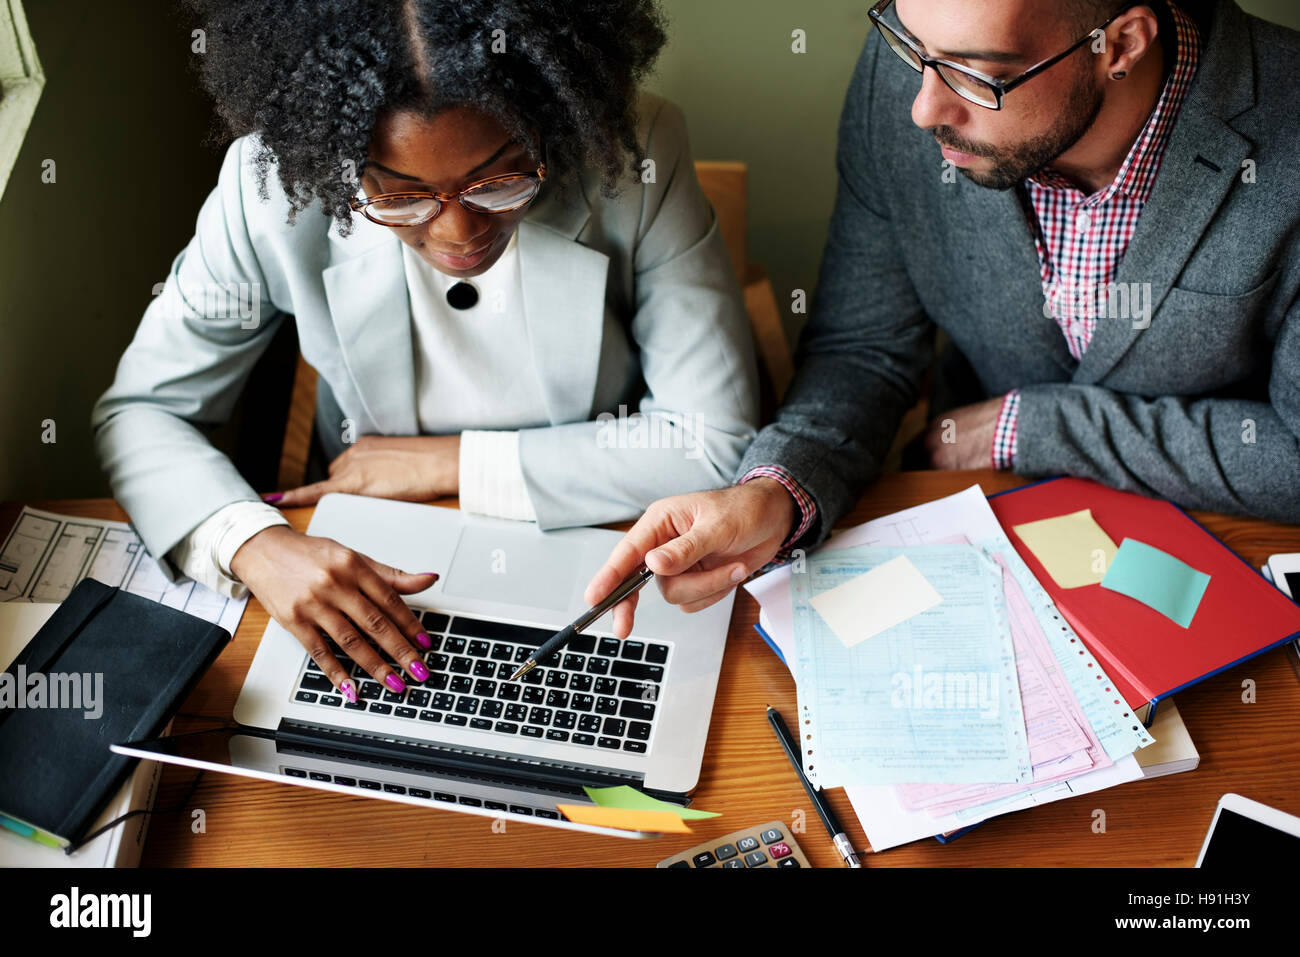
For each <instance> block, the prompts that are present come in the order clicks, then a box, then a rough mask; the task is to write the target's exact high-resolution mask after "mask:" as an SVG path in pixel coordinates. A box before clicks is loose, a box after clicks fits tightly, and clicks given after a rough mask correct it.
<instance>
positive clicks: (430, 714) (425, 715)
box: [420, 711, 442, 722]
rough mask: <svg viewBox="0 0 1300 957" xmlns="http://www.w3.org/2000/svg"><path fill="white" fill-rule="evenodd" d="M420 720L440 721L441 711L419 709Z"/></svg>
mask: <svg viewBox="0 0 1300 957" xmlns="http://www.w3.org/2000/svg"><path fill="white" fill-rule="evenodd" d="M420 720H421V721H434V722H437V721H441V720H442V712H441V711H421V712H420Z"/></svg>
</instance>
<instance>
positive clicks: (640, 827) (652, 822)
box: [555, 804, 691, 834]
mask: <svg viewBox="0 0 1300 957" xmlns="http://www.w3.org/2000/svg"><path fill="white" fill-rule="evenodd" d="M555 809H556V810H557V811H559V812H560V813H561V814H563V815H564V816H565V817H567V818H568V819H569V820H570V821H572V822H573V823H574V824H594V825H596V826H597V827H616V828H618V829H619V830H623V831H653V832H656V833H660V834H690V833H691V829H690V828H689V827H687V826H686V822H685V821H683V820H682V819H681V818H680V817H679V816H678V815H676V814H674V813H673V812H672V811H642V810H632V809H628V808H622V807H600V806H593V805H590V804H557V805H555Z"/></svg>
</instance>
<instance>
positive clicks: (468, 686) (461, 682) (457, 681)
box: [451, 675, 474, 694]
mask: <svg viewBox="0 0 1300 957" xmlns="http://www.w3.org/2000/svg"><path fill="white" fill-rule="evenodd" d="M473 689H474V679H472V678H470V677H469V676H468V675H457V676H456V677H454V678H452V679H451V690H452V691H453V692H455V693H456V694H469V693H470V691H472V690H473Z"/></svg>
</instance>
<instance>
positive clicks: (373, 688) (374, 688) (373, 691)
mask: <svg viewBox="0 0 1300 957" xmlns="http://www.w3.org/2000/svg"><path fill="white" fill-rule="evenodd" d="M383 693H384V689H383V688H381V687H380V686H379V682H378V681H363V682H361V687H360V688H358V689H357V694H359V695H360V696H361V697H362V698H365V699H366V700H367V701H378V700H379V696H380V695H381V694H383Z"/></svg>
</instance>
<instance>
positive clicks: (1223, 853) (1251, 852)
mask: <svg viewBox="0 0 1300 957" xmlns="http://www.w3.org/2000/svg"><path fill="white" fill-rule="evenodd" d="M1269 865H1276V866H1277V867H1278V868H1282V867H1287V868H1289V873H1295V869H1296V868H1297V867H1300V817H1296V816H1295V815H1293V814H1287V813H1286V812H1285V811H1279V810H1278V809H1277V808H1272V807H1269V806H1268V805H1267V804H1260V803H1259V802H1258V801H1252V800H1250V798H1244V797H1242V796H1241V795H1240V794H1225V795H1224V796H1223V797H1221V798H1220V799H1219V805H1218V807H1216V808H1215V809H1214V820H1212V821H1211V822H1210V830H1209V833H1207V834H1206V835H1205V843H1204V844H1202V845H1201V853H1200V855H1199V856H1198V857H1197V858H1196V866H1197V867H1222V868H1237V869H1243V870H1244V869H1246V868H1250V869H1252V870H1256V871H1260V869H1261V868H1263V869H1265V870H1263V871H1261V872H1263V873H1267V870H1266V869H1267V868H1268V867H1269Z"/></svg>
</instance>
